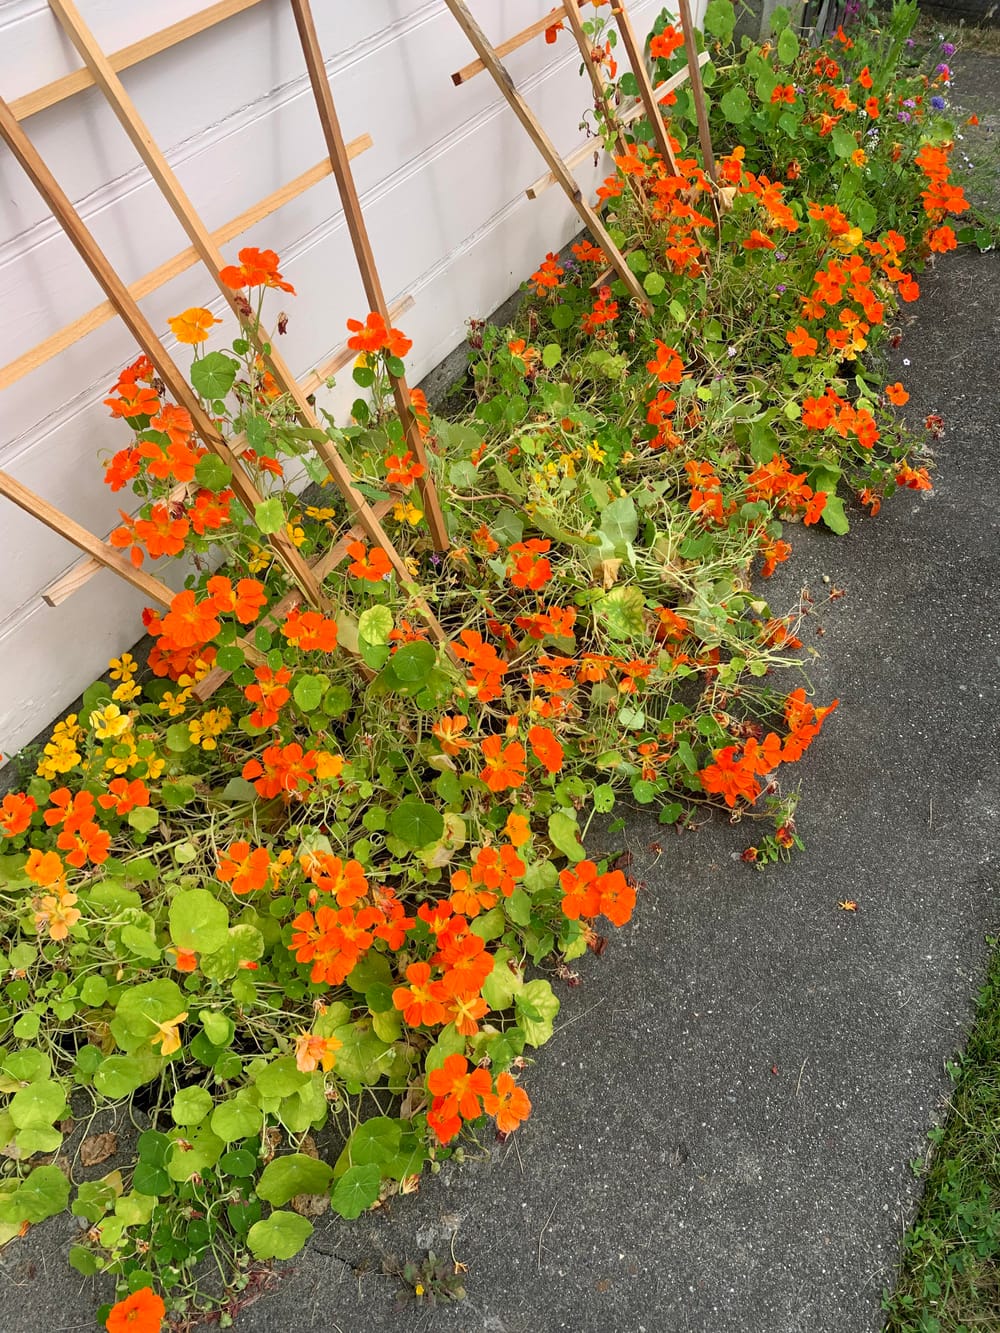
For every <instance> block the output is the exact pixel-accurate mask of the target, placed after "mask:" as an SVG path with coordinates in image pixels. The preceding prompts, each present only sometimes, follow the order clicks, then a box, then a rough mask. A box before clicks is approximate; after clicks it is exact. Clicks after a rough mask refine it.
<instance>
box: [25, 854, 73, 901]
mask: <svg viewBox="0 0 1000 1333" xmlns="http://www.w3.org/2000/svg"><path fill="white" fill-rule="evenodd" d="M24 873H25V874H26V875H27V876H28V878H29V879H30V880H31V882H32V884H37V885H38V886H39V888H45V889H51V888H54V889H56V890H57V892H61V890H62V889H63V888H64V887H65V884H66V867H65V866H64V865H63V863H62V858H61V857H60V856H59V854H58V853H57V852H41V851H39V850H38V848H37V847H33V848H32V849H31V851H30V852H29V853H28V860H27V863H26V864H25V867H24Z"/></svg>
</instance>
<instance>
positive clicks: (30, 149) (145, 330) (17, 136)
mask: <svg viewBox="0 0 1000 1333" xmlns="http://www.w3.org/2000/svg"><path fill="white" fill-rule="evenodd" d="M0 137H2V138H3V139H4V140H5V141H6V143H7V145H8V147H9V148H10V150H11V152H12V153H13V154H14V156H15V157H16V158H17V160H18V162H20V164H21V166H22V167H23V168H24V171H25V173H26V174H27V176H28V178H29V179H30V180H31V182H32V184H33V185H34V186H35V189H36V190H37V191H38V193H39V194H40V195H41V196H42V198H43V199H44V200H45V202H46V204H47V205H48V206H49V208H50V209H51V211H52V213H53V215H54V217H55V218H56V221H57V222H58V223H59V225H60V226H61V227H62V229H63V230H64V231H65V233H66V235H67V236H68V237H69V240H70V241H71V243H72V245H73V247H74V249H75V250H76V251H77V253H78V254H79V255H80V258H81V259H82V260H83V261H84V263H85V264H86V265H87V267H88V268H89V269H90V271H91V273H92V274H93V276H94V277H95V278H96V280H97V282H98V283H99V284H100V285H101V287H102V288H103V289H104V294H105V295H106V296H107V298H108V300H109V301H110V302H111V304H112V305H113V306H114V307H115V309H116V310H117V311H118V314H119V315H120V316H121V319H122V321H123V322H124V324H125V325H126V327H127V328H128V329H129V331H130V333H131V334H132V336H133V337H134V338H135V340H136V342H137V343H138V344H139V346H140V347H141V348H142V350H143V351H144V352H145V353H146V355H147V356H148V357H149V359H150V361H151V362H152V363H153V365H154V366H155V367H156V370H157V372H158V374H159V376H160V378H161V379H162V380H163V382H164V385H165V386H166V388H167V390H168V392H169V393H170V395H171V397H173V398H174V400H175V401H176V402H177V403H178V404H179V405H180V406H181V407H184V408H186V409H187V411H188V413H189V414H190V416H191V421H192V423H193V425H194V429H195V431H196V433H197V434H198V436H199V437H200V439H201V440H202V441H203V442H204V444H205V446H206V447H207V448H208V449H210V450H211V451H212V453H214V454H215V455H216V456H217V457H218V458H220V459H221V460H222V462H224V463H225V464H226V466H227V467H228V468H229V469H230V472H231V473H232V487H233V491H234V493H235V494H236V496H237V498H238V499H239V500H240V503H241V504H242V505H243V506H244V508H246V509H247V510H249V512H250V513H253V511H254V509H255V508H256V506H257V505H258V504H260V503H262V501H263V496H262V495H261V494H260V492H259V491H258V490H257V487H256V486H255V485H254V483H253V480H252V479H251V478H250V477H249V476H248V475H247V473H246V472H245V471H244V469H243V467H242V466H241V464H240V463H239V461H238V459H237V456H236V454H235V453H234V452H233V450H232V449H231V448H230V446H229V445H228V444H227V443H226V441H225V440H224V439H223V437H222V435H221V434H220V433H219V431H218V430H217V428H216V426H215V423H214V422H213V421H212V419H211V418H210V417H209V415H208V413H207V412H206V411H205V409H204V408H203V407H202V404H201V400H200V399H199V398H198V396H197V394H195V392H194V390H193V389H192V388H191V387H190V385H189V384H188V382H187V380H186V379H185V378H184V375H183V373H182V372H181V370H180V367H179V366H178V365H177V363H176V362H175V361H174V360H173V358H172V357H171V356H170V355H169V353H168V352H167V350H166V348H165V347H164V346H163V343H162V342H161V341H160V339H159V338H158V337H157V336H156V333H155V332H154V331H153V327H152V325H151V324H150V323H149V321H148V320H147V319H146V317H145V315H143V313H142V311H141V310H140V309H139V307H138V305H137V304H136V303H135V301H134V300H133V299H132V297H131V295H130V294H129V291H128V288H127V287H126V286H125V284H124V283H123V282H122V280H121V278H120V277H119V276H118V274H117V273H116V272H115V270H114V269H113V268H112V267H111V264H110V263H109V262H108V259H107V257H106V256H105V254H104V252H103V250H101V248H100V247H99V246H98V244H97V242H96V241H95V240H94V238H93V236H92V235H91V233H90V232H89V231H88V230H87V227H86V226H85V224H84V222H83V220H82V218H81V217H80V215H79V214H78V213H77V211H76V209H75V208H74V207H73V205H72V204H71V203H70V201H69V198H68V197H67V195H66V194H65V192H64V191H63V190H62V188H61V187H60V185H59V183H58V182H57V181H56V179H55V177H54V176H53V175H52V173H51V171H49V169H48V167H47V166H46V165H45V163H44V162H43V161H42V159H41V157H40V156H39V154H38V151H37V150H36V149H35V147H34V145H33V144H32V143H31V141H30V140H29V139H28V137H27V135H26V134H25V133H24V131H23V130H22V129H21V127H20V125H18V123H17V121H16V120H15V119H14V117H13V116H12V115H11V112H10V107H9V106H8V105H7V103H6V102H5V101H4V100H3V98H0ZM268 541H269V543H270V545H271V546H272V548H273V549H274V552H275V554H276V555H277V557H278V559H279V560H280V561H281V563H282V564H283V565H284V567H285V569H286V570H287V571H288V573H289V576H290V577H291V578H292V580H293V581H294V582H295V583H297V584H298V586H299V587H300V588H301V589H302V591H303V593H304V594H305V596H306V598H307V600H308V601H310V602H312V603H313V605H315V606H320V605H322V604H323V594H322V591H321V589H320V587H319V584H318V583H317V582H316V580H315V579H314V578H313V576H312V573H311V572H310V570H309V566H308V565H307V564H306V562H305V560H304V559H303V558H302V556H301V554H300V553H299V552H298V551H297V550H296V548H295V547H294V546H293V545H292V543H291V542H290V541H289V540H288V537H287V535H286V534H285V533H283V532H281V533H274V534H273V535H271V536H269V537H268Z"/></svg>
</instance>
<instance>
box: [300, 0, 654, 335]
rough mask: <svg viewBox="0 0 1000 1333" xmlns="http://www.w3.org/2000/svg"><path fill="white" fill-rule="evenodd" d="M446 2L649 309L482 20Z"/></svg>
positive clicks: (453, 0)
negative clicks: (497, 51) (489, 36)
mask: <svg viewBox="0 0 1000 1333" xmlns="http://www.w3.org/2000/svg"><path fill="white" fill-rule="evenodd" d="M299 2H300V0H292V3H293V4H297V3H299ZM445 3H446V4H447V6H448V8H449V9H450V10H451V12H452V14H453V16H454V17H455V19H456V21H457V22H458V25H459V27H460V28H461V29H462V31H463V32H464V33H465V35H466V37H468V39H469V41H470V42H471V43H472V45H473V47H474V48H475V50H476V53H477V55H478V56H479V58H480V60H481V61H482V62H483V64H484V65H485V66H486V68H487V69H488V70H489V72H490V74H491V75H492V76H493V80H494V82H495V83H496V85H497V87H498V88H499V89H500V91H501V92H502V93H503V95H504V97H505V98H506V99H507V102H508V104H509V106H510V108H511V110H512V111H513V112H514V114H515V115H516V116H517V118H518V120H519V121H520V122H521V124H522V125H523V126H524V129H525V130H526V131H527V134H528V137H529V138H530V139H531V141H532V143H533V144H534V145H535V147H536V148H537V149H538V151H539V153H541V155H542V157H543V158H544V159H545V162H546V164H547V166H548V168H549V170H550V171H551V172H552V174H553V175H554V176H555V178H556V180H557V181H558V182H559V184H560V185H561V186H562V187H563V189H564V190H565V192H566V196H567V198H568V199H569V201H570V203H571V204H572V205H573V207H574V208H575V209H576V211H577V213H578V214H579V215H580V218H581V219H582V221H583V222H584V224H585V225H586V226H587V228H588V229H589V230H590V233H591V235H592V236H593V238H594V240H595V241H596V242H597V244H598V245H599V246H600V247H601V249H602V250H603V251H604V254H605V255H606V256H607V260H608V263H609V264H610V265H611V267H612V268H613V269H614V270H615V272H616V273H617V274H618V276H619V277H620V278H621V280H622V282H624V284H625V286H626V287H627V288H628V290H629V293H630V294H631V296H632V297H633V299H634V300H635V301H636V302H637V303H638V305H639V306H640V307H641V309H643V310H648V309H649V299H648V297H647V296H646V293H645V291H644V290H643V288H642V286H641V285H640V283H639V281H638V279H637V278H636V276H635V274H634V273H633V272H632V270H631V269H630V268H629V267H628V265H627V264H626V263H625V260H624V258H623V257H622V253H621V251H620V250H619V249H618V247H617V245H615V243H614V241H613V240H612V239H611V237H610V235H609V234H608V231H607V228H606V227H605V226H604V224H603V222H602V221H601V219H600V218H599V217H598V216H597V213H596V212H595V211H594V209H593V208H591V206H590V204H588V203H587V201H586V200H585V199H584V197H583V192H582V191H581V189H580V187H579V185H577V183H576V181H575V180H574V179H573V177H572V175H571V174H570V172H569V171H568V170H567V168H566V165H565V163H564V162H563V160H562V158H561V157H560V156H559V154H558V153H557V152H556V150H555V146H554V144H553V143H552V141H551V140H550V139H549V137H548V135H547V134H546V133H545V131H544V130H543V129H542V127H541V125H540V124H539V123H538V120H537V119H536V117H535V114H534V112H533V111H532V110H531V108H530V107H529V106H528V104H527V102H525V100H524V98H523V97H522V96H521V94H520V93H519V92H518V91H517V89H516V88H515V86H514V81H513V79H511V77H510V74H509V73H508V72H507V70H506V68H505V66H504V65H503V63H502V62H501V61H500V59H499V58H498V57H497V53H496V51H495V50H494V49H493V47H492V46H491V45H490V42H489V40H488V39H487V37H486V35H485V34H484V32H483V30H482V29H481V28H480V26H479V24H478V23H477V22H476V20H475V19H474V18H473V17H472V15H471V14H470V13H469V10H468V7H467V6H466V4H465V3H464V0H445Z"/></svg>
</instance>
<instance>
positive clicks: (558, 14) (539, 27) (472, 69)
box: [451, 0, 587, 88]
mask: <svg viewBox="0 0 1000 1333" xmlns="http://www.w3.org/2000/svg"><path fill="white" fill-rule="evenodd" d="M569 3H571V4H572V3H575V4H576V5H577V7H579V6H580V5H585V4H586V3H587V0H569ZM563 17H564V15H563V11H562V9H561V8H558V9H550V10H549V12H548V13H547V14H546V15H544V17H543V18H540V19H537V20H536V21H535V22H534V23H529V24H528V26H527V27H526V28H522V29H521V31H520V32H516V33H515V34H514V36H513V37H508V38H507V40H506V41H505V42H498V43H497V45H496V46H495V47H494V48H493V49H494V51H495V52H496V53H497V55H498V56H509V55H510V53H511V52H512V51H517V50H518V49H519V48H520V47H522V46H526V45H527V43H528V42H530V41H533V40H534V38H536V37H541V35H542V33H543V32H547V31H548V29H549V28H554V27H555V26H556V24H557V23H561V22H562V20H563ZM485 69H486V65H485V63H484V62H483V61H482V60H471V61H470V62H469V64H467V65H463V66H462V68H461V69H459V70H456V71H455V73H454V74H453V75H452V76H451V81H452V83H453V84H454V85H455V87H456V88H458V87H461V85H462V84H463V83H468V82H469V80H470V79H473V78H475V76H476V75H477V74H482V73H483V72H484V70H485Z"/></svg>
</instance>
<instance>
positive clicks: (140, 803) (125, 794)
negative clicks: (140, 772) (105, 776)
mask: <svg viewBox="0 0 1000 1333" xmlns="http://www.w3.org/2000/svg"><path fill="white" fill-rule="evenodd" d="M97 804H98V805H99V806H100V807H101V808H102V810H114V812H115V814H116V815H127V814H128V813H129V812H130V811H131V810H136V809H145V808H146V806H148V805H149V791H148V790H147V787H146V784H145V783H144V782H143V780H142V778H133V779H132V781H131V782H129V781H128V779H126V778H114V779H113V780H112V781H111V782H110V783H109V784H108V790H107V791H106V792H105V793H104V795H103V796H98V798H97Z"/></svg>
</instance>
